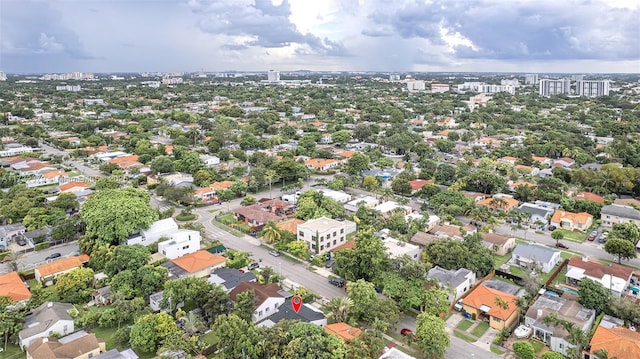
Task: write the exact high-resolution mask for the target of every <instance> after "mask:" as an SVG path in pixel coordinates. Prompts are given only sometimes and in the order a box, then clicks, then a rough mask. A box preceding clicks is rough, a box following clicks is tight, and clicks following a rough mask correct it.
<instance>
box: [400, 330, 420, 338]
mask: <svg viewBox="0 0 640 359" xmlns="http://www.w3.org/2000/svg"><path fill="white" fill-rule="evenodd" d="M400 335H402V336H403V337H410V338H411V339H412V340H414V341H415V340H417V338H416V336H415V334H413V330H411V329H409V328H402V329H400Z"/></svg>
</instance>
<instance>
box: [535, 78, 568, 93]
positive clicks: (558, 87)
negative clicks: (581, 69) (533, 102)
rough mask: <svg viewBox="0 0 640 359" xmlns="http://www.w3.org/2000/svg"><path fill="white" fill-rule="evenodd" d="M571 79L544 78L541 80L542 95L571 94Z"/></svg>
mask: <svg viewBox="0 0 640 359" xmlns="http://www.w3.org/2000/svg"><path fill="white" fill-rule="evenodd" d="M569 85H570V82H569V79H560V80H552V79H542V80H540V91H539V94H540V96H543V97H549V96H553V95H566V94H569V87H570V86H569Z"/></svg>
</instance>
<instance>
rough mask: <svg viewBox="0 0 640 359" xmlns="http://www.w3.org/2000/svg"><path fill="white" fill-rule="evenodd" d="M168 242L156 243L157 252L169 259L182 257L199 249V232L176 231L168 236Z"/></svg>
mask: <svg viewBox="0 0 640 359" xmlns="http://www.w3.org/2000/svg"><path fill="white" fill-rule="evenodd" d="M168 237H169V240H166V241H163V242H160V243H158V252H159V253H162V255H163V256H165V257H167V258H169V259H175V258H178V257H182V256H183V255H185V254H189V253H193V252H195V251H197V250H199V249H200V240H201V238H200V232H198V231H192V230H178V231H177V232H173V233H171V234H169V235H168Z"/></svg>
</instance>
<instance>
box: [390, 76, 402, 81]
mask: <svg viewBox="0 0 640 359" xmlns="http://www.w3.org/2000/svg"><path fill="white" fill-rule="evenodd" d="M389 81H400V75H389Z"/></svg>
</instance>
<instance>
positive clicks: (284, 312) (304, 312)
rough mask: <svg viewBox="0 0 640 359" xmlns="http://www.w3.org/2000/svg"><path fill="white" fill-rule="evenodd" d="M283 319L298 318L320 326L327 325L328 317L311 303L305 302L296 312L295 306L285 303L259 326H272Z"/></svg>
mask: <svg viewBox="0 0 640 359" xmlns="http://www.w3.org/2000/svg"><path fill="white" fill-rule="evenodd" d="M281 320H297V321H300V322H304V323H311V324H315V325H318V326H321V327H322V326H325V325H327V317H325V315H324V313H322V312H321V311H320V310H318V309H315V308H314V307H313V306H312V305H310V304H303V305H302V306H300V310H298V312H296V311H295V310H293V306H290V305H287V304H286V303H285V305H282V306H280V308H278V311H277V312H276V313H275V314H273V315H272V316H270V317H269V318H267V319H265V320H264V321H262V322H260V324H259V326H265V327H271V326H273V325H275V324H276V323H279V322H280V321H281Z"/></svg>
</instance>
